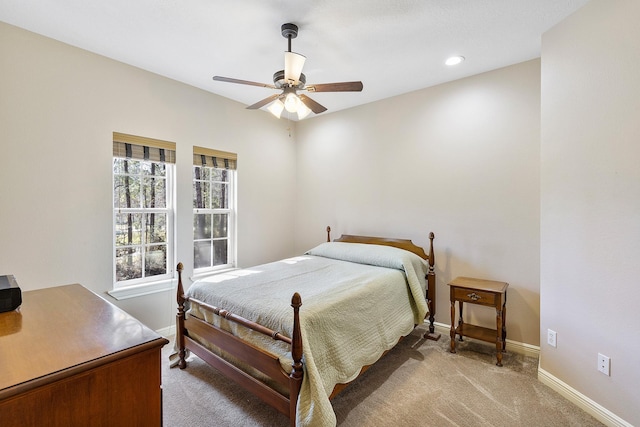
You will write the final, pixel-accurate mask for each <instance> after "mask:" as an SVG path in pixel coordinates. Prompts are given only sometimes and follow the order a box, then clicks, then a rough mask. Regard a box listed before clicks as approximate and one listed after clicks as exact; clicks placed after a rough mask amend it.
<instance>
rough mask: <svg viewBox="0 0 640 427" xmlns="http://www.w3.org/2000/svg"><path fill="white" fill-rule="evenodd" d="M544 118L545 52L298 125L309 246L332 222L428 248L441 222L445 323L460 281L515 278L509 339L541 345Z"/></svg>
mask: <svg viewBox="0 0 640 427" xmlns="http://www.w3.org/2000/svg"><path fill="white" fill-rule="evenodd" d="M365 90H366V85H365ZM539 127H540V62H539V61H538V60H533V61H529V62H525V63H522V64H518V65H514V66H511V67H507V68H503V69H500V70H496V71H493V72H489V73H485V74H481V75H477V76H473V77H470V78H466V79H463V80H458V81H455V82H453V83H449V84H444V85H439V86H436V87H432V88H428V89H424V90H419V91H416V92H412V93H409V94H406V95H402V96H398V97H394V98H391V99H386V100H383V101H379V102H376V103H372V104H368V105H364V106H361V107H358V108H352V109H349V110H346V111H340V112H337V113H333V114H328V115H326V116H324V117H322V116H320V117H317V118H314V119H312V120H305V121H302V122H300V123H298V145H299V147H298V152H297V168H298V173H297V176H298V201H297V204H296V206H297V212H296V247H297V250H298V251H302V250H305V249H307V248H309V247H311V246H313V245H314V244H316V243H317V242H318V240H320V239H322V238H323V236H324V235H323V230H324V227H325V226H326V225H331V226H332V228H333V230H334V232H333V237H338V236H339V235H340V234H341V233H346V234H369V235H371V234H373V235H382V236H391V237H401V238H411V239H413V241H414V242H415V243H417V244H419V245H422V246H425V247H426V245H428V243H429V241H428V234H429V232H430V231H433V232H434V233H435V234H436V239H435V248H436V272H437V274H438V280H437V286H438V288H437V291H438V296H437V307H438V308H437V313H436V321H438V322H441V323H444V324H447V325H449V324H450V323H451V322H450V304H449V289H448V287H447V285H446V284H447V283H448V282H449V281H450V280H451V279H452V278H454V277H456V276H473V277H481V278H486V279H494V280H501V281H506V282H509V283H510V285H511V286H510V288H509V292H508V319H507V329H508V338H509V339H511V340H515V341H518V342H523V343H526V344H531V345H534V346H537V345H538V344H539V336H540V334H539V273H540V264H539V252H540V246H539V156H540V151H539V147H540V131H539ZM465 313H468V314H469V320H470V321H478V322H481V323H482V324H484V325H487V326H491V325H493V324H495V311H493V310H491V309H487V308H484V307H471V306H470V307H468V309H467V310H465Z"/></svg>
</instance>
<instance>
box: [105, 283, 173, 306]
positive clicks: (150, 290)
mask: <svg viewBox="0 0 640 427" xmlns="http://www.w3.org/2000/svg"><path fill="white" fill-rule="evenodd" d="M174 282H175V283H177V281H176V280H174V279H168V280H163V281H160V282H153V283H144V284H141V285H134V286H126V287H123V288H117V289H113V290H111V291H107V293H108V294H109V295H111V296H112V297H113V298H115V299H116V300H118V301H120V300H123V299H129V298H136V297H141V296H143V295H149V294H155V293H157V292H167V291H172V290H174V289H175V283H174Z"/></svg>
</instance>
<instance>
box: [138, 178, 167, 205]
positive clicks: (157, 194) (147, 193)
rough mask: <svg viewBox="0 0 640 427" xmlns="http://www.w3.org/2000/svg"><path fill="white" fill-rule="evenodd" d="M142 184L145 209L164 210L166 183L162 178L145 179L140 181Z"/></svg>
mask: <svg viewBox="0 0 640 427" xmlns="http://www.w3.org/2000/svg"><path fill="white" fill-rule="evenodd" d="M142 183H143V194H144V207H145V208H164V207H166V206H167V198H166V194H167V191H166V183H167V182H166V180H165V179H164V178H153V177H149V178H147V177H145V178H143V179H142Z"/></svg>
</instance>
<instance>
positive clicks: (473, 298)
mask: <svg viewBox="0 0 640 427" xmlns="http://www.w3.org/2000/svg"><path fill="white" fill-rule="evenodd" d="M452 290H453V298H454V299H455V300H456V301H462V302H471V303H474V304H480V305H489V306H492V307H493V306H495V305H496V304H497V303H498V301H499V298H500V297H501V295H500V294H496V293H495V292H486V291H481V290H478V289H468V288H453V289H452Z"/></svg>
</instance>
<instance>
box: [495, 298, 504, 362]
mask: <svg viewBox="0 0 640 427" xmlns="http://www.w3.org/2000/svg"><path fill="white" fill-rule="evenodd" d="M496 326H497V328H498V330H497V333H496V358H497V359H498V363H496V365H498V366H502V352H503V351H504V338H503V335H502V310H500V309H496Z"/></svg>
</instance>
